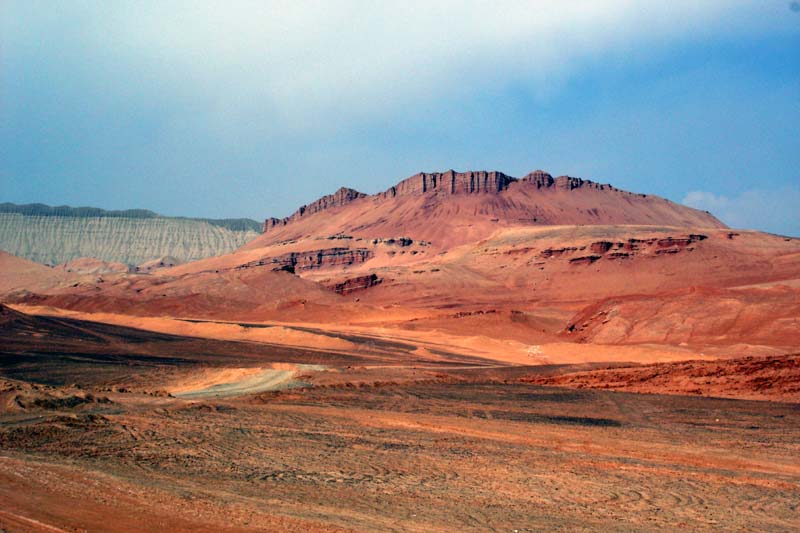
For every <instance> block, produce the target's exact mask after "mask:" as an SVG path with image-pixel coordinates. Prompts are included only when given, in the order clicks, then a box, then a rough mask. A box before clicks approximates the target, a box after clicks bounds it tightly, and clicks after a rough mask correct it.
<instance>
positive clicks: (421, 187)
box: [246, 170, 725, 249]
mask: <svg viewBox="0 0 800 533" xmlns="http://www.w3.org/2000/svg"><path fill="white" fill-rule="evenodd" d="M610 224H626V225H631V224H638V225H664V226H676V227H696V228H724V227H725V225H724V224H722V223H721V222H720V221H719V220H717V219H716V218H714V217H713V216H712V215H711V214H709V213H707V212H704V211H698V210H696V209H692V208H690V207H686V206H683V205H680V204H676V203H674V202H671V201H669V200H665V199H663V198H660V197H658V196H653V195H647V194H636V193H631V192H627V191H622V190H619V189H616V188H615V187H612V186H611V185H605V184H600V183H595V182H593V181H589V180H584V179H581V178H573V177H569V176H559V177H557V178H553V177H552V176H551V175H550V174H548V173H547V172H544V171H541V170H537V171H534V172H531V173H529V174H528V175H526V176H524V177H522V178H513V177H510V176H507V175H506V174H503V173H502V172H494V171H492V172H487V171H473V172H455V171H453V170H449V171H447V172H443V173H419V174H416V175H414V176H411V177H410V178H407V179H405V180H403V181H401V182H400V183H398V184H397V185H395V186H393V187H390V188H389V189H388V190H386V191H384V192H381V193H378V194H374V195H371V196H370V195H366V194H364V193H360V192H358V191H355V190H353V189H348V188H341V189H339V190H338V191H336V192H335V193H334V194H332V195H328V196H323V197H322V198H320V199H319V200H317V201H315V202H312V203H311V204H308V205H305V206H302V207H300V208H299V209H298V210H297V211H296V212H295V213H294V214H292V215H291V216H289V217H286V218H283V219H277V218H269V219H267V220H266V222H265V224H264V235H263V236H261V237H259V238H258V239H255V240H253V241H252V242H250V243H248V245H247V246H246V248H249V249H252V248H258V247H261V246H264V245H269V244H273V243H276V242H280V241H285V240H291V239H297V238H301V237H309V236H316V237H327V236H332V235H336V234H350V233H358V234H359V235H361V236H363V237H368V238H382V237H393V236H408V237H411V238H412V239H414V240H425V241H430V242H432V243H433V244H434V245H437V246H440V247H441V246H450V245H454V244H462V243H465V242H471V241H475V240H479V239H482V238H486V237H488V236H489V235H491V234H492V233H494V232H495V231H497V230H498V229H501V228H508V227H520V226H524V227H529V226H550V225H610Z"/></svg>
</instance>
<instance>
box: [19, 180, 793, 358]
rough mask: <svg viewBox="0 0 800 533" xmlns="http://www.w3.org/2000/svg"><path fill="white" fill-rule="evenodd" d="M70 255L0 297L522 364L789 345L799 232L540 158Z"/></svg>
mask: <svg viewBox="0 0 800 533" xmlns="http://www.w3.org/2000/svg"><path fill="white" fill-rule="evenodd" d="M80 265H81V269H78V268H72V269H71V271H70V272H67V270H70V269H67V270H65V269H63V268H62V269H61V270H60V272H61V274H62V275H67V274H69V275H70V276H73V277H71V278H69V279H67V280H64V281H62V282H58V280H56V281H53V280H52V279H51V278H49V277H46V276H45V278H46V280H45V281H46V283H45V282H39V284H38V286H36V287H33V288H31V287H29V286H24V285H25V283H22V282H20V283H18V284H17V286H15V287H9V286H6V293H7V294H9V295H10V296H8V299H9V301H11V302H14V303H22V304H39V305H48V306H54V307H60V308H66V309H71V310H74V311H80V312H97V311H102V312H105V313H122V314H127V315H138V316H171V317H184V318H186V317H190V318H199V319H206V320H225V321H234V320H241V321H265V320H277V321H281V322H302V323H313V324H327V325H328V327H348V328H351V327H356V328H366V329H367V330H370V331H372V328H378V329H376V330H375V331H379V332H381V333H380V334H383V333H382V332H384V331H385V329H384V328H393V329H394V330H396V331H398V332H402V335H415V336H421V337H424V338H425V339H427V341H426V342H432V343H434V344H435V343H444V344H448V345H449V344H456V345H460V346H462V349H464V350H470V351H472V350H477V351H478V352H480V351H481V350H488V351H489V352H490V353H491V354H492V357H497V358H502V359H503V360H504V361H514V362H524V363H525V364H531V363H551V362H559V361H570V362H589V361H608V360H609V358H611V360H618V359H619V358H626V359H625V360H637V361H643V360H647V361H658V360H665V359H667V360H675V359H681V358H684V359H685V358H688V357H709V356H717V357H730V356H743V355H750V354H761V355H773V354H779V353H791V352H792V351H797V348H798V347H800V335H798V334H797V333H796V332H797V331H798V326H800V324H798V322H797V311H798V308H797V305H796V303H795V302H797V301H800V239H793V238H788V237H782V236H777V235H770V234H766V233H762V232H757V231H748V230H734V229H730V228H727V227H726V226H725V225H724V224H722V223H721V222H720V221H719V220H717V219H716V218H714V217H713V216H712V215H711V214H709V213H706V212H703V211H698V210H695V209H691V208H688V207H685V206H682V205H679V204H675V203H673V202H670V201H668V200H665V199H663V198H659V197H657V196H652V195H648V194H638V193H632V192H626V191H622V190H619V189H616V188H615V187H613V186H611V185H605V184H599V183H595V182H592V181H588V180H583V179H580V178H572V177H566V176H561V177H557V178H553V177H552V176H551V175H550V174H547V173H546V172H542V171H536V172H532V173H530V174H528V175H527V176H525V177H523V178H519V179H518V178H513V177H510V176H507V175H505V174H503V173H500V172H484V171H480V172H463V173H457V172H454V171H448V172H444V173H434V174H417V175H415V176H412V177H410V178H408V179H406V180H403V181H401V182H400V183H398V184H397V185H395V186H394V187H391V188H389V189H388V190H386V191H384V192H382V193H378V194H374V195H366V194H364V193H361V192H358V191H355V190H353V189H347V188H342V189H339V190H338V191H337V192H336V193H334V194H332V195H328V196H324V197H322V198H320V199H319V200H317V201H315V202H312V203H310V204H308V205H305V206H302V207H300V208H299V209H297V210H296V211H295V213H294V214H292V215H291V216H289V217H286V218H284V219H275V218H271V219H268V220H267V221H266V223H265V227H264V233H263V234H262V235H259V236H257V237H256V238H255V239H253V240H251V241H250V242H247V243H246V244H245V245H243V246H241V247H240V248H238V249H237V250H235V251H232V252H230V253H226V254H223V255H218V256H214V257H208V258H205V259H200V260H197V261H189V262H186V263H183V264H180V263H179V261H176V260H173V259H169V260H163V259H159V260H158V261H156V262H155V263H153V265H155V266H156V267H157V268H149V267H146V266H145V265H143V266H142V268H140V270H139V271H138V272H135V271H131V272H125V273H123V272H113V271H112V270H113V269H111V268H110V267H107V266H105V265H101V266H102V267H103V269H104V272H108V273H106V274H103V275H102V276H97V275H95V274H92V275H90V274H89V273H93V272H99V271H100V270H99V266H96V265H94V264H93V263H91V262H81V263H80ZM170 265H175V266H170ZM75 276H77V278H76V277H75ZM20 289H26V290H27V291H28V292H27V293H26V292H19V291H20ZM14 291H16V292H14ZM398 334H400V333H398ZM443 339H446V340H443ZM606 346H612V347H613V350H611V349H609V348H607V347H606ZM632 347H635V348H632ZM531 350H532V351H531ZM473 353H474V352H473ZM609 354H611V355H609Z"/></svg>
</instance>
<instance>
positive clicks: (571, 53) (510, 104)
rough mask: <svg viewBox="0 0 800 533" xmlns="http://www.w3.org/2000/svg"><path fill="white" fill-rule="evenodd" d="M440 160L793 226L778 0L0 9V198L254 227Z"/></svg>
mask: <svg viewBox="0 0 800 533" xmlns="http://www.w3.org/2000/svg"><path fill="white" fill-rule="evenodd" d="M451 168H453V169H456V170H500V171H503V172H506V173H507V174H510V175H514V176H522V175H524V174H526V173H527V172H529V171H531V170H535V169H540V168H541V169H544V170H547V171H549V172H550V173H552V174H553V175H562V174H568V175H572V176H578V177H583V178H587V179H592V180H595V181H600V182H603V183H611V184H613V185H615V186H617V187H619V188H623V189H627V190H632V191H635V192H642V193H649V194H657V195H660V196H663V197H666V198H669V199H670V200H673V201H676V202H681V203H684V204H686V205H690V206H692V207H697V208H700V209H707V210H710V211H711V212H712V213H714V214H715V215H717V216H718V217H719V218H721V219H722V220H723V221H724V222H726V223H727V224H729V225H731V226H734V227H739V228H753V229H760V230H764V231H770V232H773V233H780V234H785V235H793V236H800V3H798V2H790V1H773V0H758V1H752V2H751V1H737V0H728V1H716V0H707V1H702V0H695V1H684V0H670V1H650V0H635V1H624V0H607V1H594V2H587V1H579V0H574V1H563V0H562V1H552V2H550V1H539V2H536V1H533V0H529V1H525V2H515V1H502V0H494V1H488V2H477V1H474V2H470V1H465V0H461V1H452V2H451V1H436V0H426V1H414V0H410V1H403V2H399V1H398V2H392V1H387V2H367V1H360V2H355V1H334V0H330V1H325V2H322V1H319V2H304V1H299V0H292V1H285V2H284V1H275V2H270V1H265V0H263V1H257V2H246V1H232V0H227V1H224V2H212V1H208V2H201V1H191V2H181V1H177V0H176V1H166V0H161V1H147V0H144V1H135V2H134V1H130V2H128V1H121V0H119V1H115V0H108V1H100V0H98V1H80V0H73V1H69V2H66V1H58V0H50V1H46V2H39V1H37V0H24V1H14V0H0V202H4V201H9V202H15V203H31V202H41V203H46V204H50V205H62V204H67V205H73V206H94V207H102V208H105V209H130V208H146V209H151V210H154V211H156V212H159V213H162V214H165V215H180V216H197V217H213V218H234V217H237V218H238V217H249V218H254V219H257V220H262V219H264V218H266V217H268V216H286V215H288V214H290V213H291V212H293V211H294V210H295V209H296V208H297V207H298V206H300V205H302V204H305V203H309V202H311V201H313V200H314V199H316V198H317V197H319V196H321V195H324V194H329V193H331V192H333V191H335V190H336V189H337V188H339V187H340V186H348V187H352V188H355V189H358V190H361V191H363V192H366V193H375V192H378V191H381V190H385V189H387V188H388V187H390V186H391V185H393V184H395V183H396V182H398V181H400V180H401V179H403V178H405V177H408V176H410V175H412V174H415V173H416V172H420V171H428V172H430V171H443V170H447V169H451Z"/></svg>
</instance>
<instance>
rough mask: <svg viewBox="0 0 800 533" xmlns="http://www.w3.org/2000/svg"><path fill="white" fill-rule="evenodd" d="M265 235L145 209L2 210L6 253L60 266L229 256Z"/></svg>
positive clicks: (253, 225)
mask: <svg viewBox="0 0 800 533" xmlns="http://www.w3.org/2000/svg"><path fill="white" fill-rule="evenodd" d="M260 233H261V224H259V223H258V222H256V221H255V220H251V219H246V218H242V219H221V220H215V219H197V218H182V217H165V216H161V215H158V214H157V213H154V212H152V211H147V210H144V209H132V210H127V211H106V210H103V209H98V208H93V207H77V208H76V207H68V206H58V207H51V206H47V205H43V204H28V205H15V204H10V203H4V204H0V249H3V250H5V251H7V252H9V253H12V254H14V255H17V256H20V257H24V258H26V259H30V260H32V261H36V262H38V263H43V264H49V265H55V264H59V263H64V262H66V261H70V260H73V259H77V258H79V257H95V258H97V259H102V260H104V261H118V262H122V263H126V264H128V265H139V264H141V263H144V262H146V261H150V260H152V259H156V258H159V257H164V256H170V257H174V258H176V259H178V260H180V261H181V262H186V261H194V260H196V259H202V258H205V257H211V256H214V255H220V254H225V253H228V252H231V251H233V250H235V249H236V248H238V247H240V246H242V245H243V244H245V243H246V242H248V241H250V240H252V239H253V238H255V237H256V236H258V235H259V234H260Z"/></svg>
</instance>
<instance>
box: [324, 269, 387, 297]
mask: <svg viewBox="0 0 800 533" xmlns="http://www.w3.org/2000/svg"><path fill="white" fill-rule="evenodd" d="M381 281H383V280H382V279H381V278H379V277H378V276H377V274H369V275H366V276H358V277H355V278H350V279H346V280H344V281H341V282H339V283H334V284H332V285H326V287H328V288H329V289H331V290H332V291H334V292H337V293H339V294H341V295H347V294H351V293H353V292H358V291H363V290H366V289H369V288H370V287H374V286H375V285H378V284H380V282H381Z"/></svg>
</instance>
